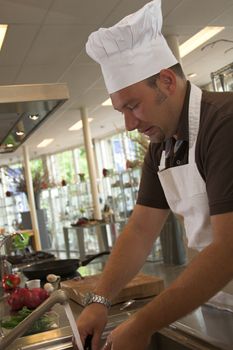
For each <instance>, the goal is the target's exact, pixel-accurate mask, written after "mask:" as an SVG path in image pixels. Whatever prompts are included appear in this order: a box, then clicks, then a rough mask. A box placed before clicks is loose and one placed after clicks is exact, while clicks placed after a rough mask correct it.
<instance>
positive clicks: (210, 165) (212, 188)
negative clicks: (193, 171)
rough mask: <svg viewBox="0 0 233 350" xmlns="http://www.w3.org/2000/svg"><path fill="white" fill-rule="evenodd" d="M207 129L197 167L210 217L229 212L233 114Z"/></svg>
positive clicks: (232, 195) (231, 205)
mask: <svg viewBox="0 0 233 350" xmlns="http://www.w3.org/2000/svg"><path fill="white" fill-rule="evenodd" d="M209 129H210V130H209V132H208V137H206V140H205V142H203V146H202V147H201V148H200V150H199V151H200V153H199V159H201V162H200V163H199V166H198V163H197V166H198V168H199V169H200V170H199V171H200V173H201V175H202V176H203V179H204V181H205V182H206V191H207V196H208V201H209V208H210V215H216V214H223V213H226V212H230V211H233V115H227V116H225V117H222V118H221V120H218V122H217V123H213V124H212V126H210V127H209ZM203 137H204V134H203Z"/></svg>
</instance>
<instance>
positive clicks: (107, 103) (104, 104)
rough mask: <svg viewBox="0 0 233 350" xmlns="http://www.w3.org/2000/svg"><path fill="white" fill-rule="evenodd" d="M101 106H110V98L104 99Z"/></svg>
mask: <svg viewBox="0 0 233 350" xmlns="http://www.w3.org/2000/svg"><path fill="white" fill-rule="evenodd" d="M102 106H112V101H111V98H108V99H107V100H106V101H104V102H103V103H102Z"/></svg>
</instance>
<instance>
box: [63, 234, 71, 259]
mask: <svg viewBox="0 0 233 350" xmlns="http://www.w3.org/2000/svg"><path fill="white" fill-rule="evenodd" d="M63 235H64V241H65V248H66V255H67V258H68V259H70V244H69V230H68V228H67V227H63Z"/></svg>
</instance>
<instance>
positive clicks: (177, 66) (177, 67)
mask: <svg viewBox="0 0 233 350" xmlns="http://www.w3.org/2000/svg"><path fill="white" fill-rule="evenodd" d="M169 69H171V70H172V71H173V72H174V73H175V74H176V75H177V76H178V77H180V78H182V79H185V74H184V72H183V69H182V67H181V64H180V63H176V64H174V66H171V67H169ZM158 78H159V73H157V74H155V75H152V76H151V77H149V78H147V79H146V81H147V83H148V85H149V86H154V83H155V81H156V79H158Z"/></svg>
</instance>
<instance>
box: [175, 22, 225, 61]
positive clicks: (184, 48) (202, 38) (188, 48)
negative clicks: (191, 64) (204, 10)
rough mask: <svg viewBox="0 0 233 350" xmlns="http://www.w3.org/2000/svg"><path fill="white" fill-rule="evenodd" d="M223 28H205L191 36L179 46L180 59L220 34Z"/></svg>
mask: <svg viewBox="0 0 233 350" xmlns="http://www.w3.org/2000/svg"><path fill="white" fill-rule="evenodd" d="M223 29H225V27H205V28H203V29H202V30H201V31H200V32H198V33H197V34H195V35H194V36H192V37H191V38H190V39H188V40H187V41H185V42H184V43H183V44H182V45H180V47H179V49H180V57H181V58H183V57H184V56H186V55H188V54H189V53H190V52H192V51H193V50H195V49H196V48H197V47H199V46H201V45H202V44H204V43H205V42H206V41H208V40H209V39H211V38H212V37H213V36H215V35H217V34H218V33H220V32H221V31H222V30H223Z"/></svg>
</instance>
